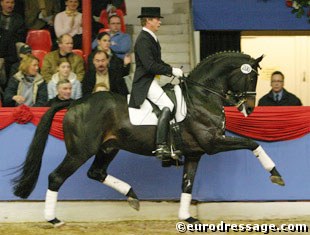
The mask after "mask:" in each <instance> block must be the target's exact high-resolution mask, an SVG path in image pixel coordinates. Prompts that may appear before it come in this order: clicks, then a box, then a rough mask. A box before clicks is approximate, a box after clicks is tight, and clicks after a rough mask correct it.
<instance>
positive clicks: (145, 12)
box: [138, 7, 164, 18]
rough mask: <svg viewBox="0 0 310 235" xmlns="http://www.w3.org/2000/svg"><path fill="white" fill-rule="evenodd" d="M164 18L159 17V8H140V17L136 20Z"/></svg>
mask: <svg viewBox="0 0 310 235" xmlns="http://www.w3.org/2000/svg"><path fill="white" fill-rule="evenodd" d="M143 17H150V18H157V17H158V18H164V17H162V16H161V15H160V7H141V15H139V16H138V18H143Z"/></svg>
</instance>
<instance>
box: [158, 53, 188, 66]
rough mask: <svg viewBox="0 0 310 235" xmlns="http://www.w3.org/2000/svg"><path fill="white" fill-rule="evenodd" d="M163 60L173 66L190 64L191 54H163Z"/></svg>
mask: <svg viewBox="0 0 310 235" xmlns="http://www.w3.org/2000/svg"><path fill="white" fill-rule="evenodd" d="M161 57H162V59H163V61H165V62H166V63H169V64H172V63H175V64H182V63H184V64H189V63H190V61H189V53H188V52H175V53H165V52H164V53H163V52H162V56H161Z"/></svg>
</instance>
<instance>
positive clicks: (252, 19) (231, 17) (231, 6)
mask: <svg viewBox="0 0 310 235" xmlns="http://www.w3.org/2000/svg"><path fill="white" fill-rule="evenodd" d="M292 9H293V8H289V7H287V6H286V4H285V1H284V0H233V1H231V0H216V1H215V0H193V1H192V11H193V20H194V27H195V30H309V23H308V18H307V17H306V15H304V16H303V17H302V18H297V17H296V15H294V14H292V13H291V11H292ZM305 10H306V12H307V10H308V9H305Z"/></svg>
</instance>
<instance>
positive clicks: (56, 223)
mask: <svg viewBox="0 0 310 235" xmlns="http://www.w3.org/2000/svg"><path fill="white" fill-rule="evenodd" d="M47 222H49V223H51V224H52V225H53V226H54V228H60V227H62V226H64V225H65V224H66V223H65V222H63V221H60V220H59V219H57V218H55V219H52V220H49V221H47Z"/></svg>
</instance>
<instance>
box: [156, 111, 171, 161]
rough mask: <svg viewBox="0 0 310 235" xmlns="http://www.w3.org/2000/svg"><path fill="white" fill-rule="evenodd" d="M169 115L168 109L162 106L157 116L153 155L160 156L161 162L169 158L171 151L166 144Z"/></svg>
mask: <svg viewBox="0 0 310 235" xmlns="http://www.w3.org/2000/svg"><path fill="white" fill-rule="evenodd" d="M170 115H171V113H170V109H169V108H168V107H164V108H163V109H162V110H161V113H160V115H159V118H158V126H157V134H156V150H155V155H156V156H157V157H159V158H161V159H162V161H163V162H164V161H170V158H171V151H170V148H169V146H168V145H167V139H168V131H169V121H170Z"/></svg>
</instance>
